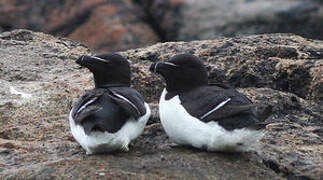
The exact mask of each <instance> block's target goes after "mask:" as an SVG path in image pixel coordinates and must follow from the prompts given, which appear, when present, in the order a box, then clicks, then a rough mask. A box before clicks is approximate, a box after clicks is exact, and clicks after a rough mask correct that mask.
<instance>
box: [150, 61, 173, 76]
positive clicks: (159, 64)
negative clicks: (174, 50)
mask: <svg viewBox="0 0 323 180" xmlns="http://www.w3.org/2000/svg"><path fill="white" fill-rule="evenodd" d="M169 67H178V65H176V64H174V63H171V62H167V61H166V62H161V61H157V62H154V63H153V64H152V65H151V66H150V68H149V71H150V72H153V73H160V70H161V69H163V68H169Z"/></svg>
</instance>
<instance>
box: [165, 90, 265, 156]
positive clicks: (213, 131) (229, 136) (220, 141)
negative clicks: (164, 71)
mask: <svg viewBox="0 0 323 180" xmlns="http://www.w3.org/2000/svg"><path fill="white" fill-rule="evenodd" d="M166 94H167V90H166V89H164V90H163V92H162V95H161V97H160V101H159V115H160V121H161V123H162V126H163V128H164V129H165V131H166V133H167V135H168V136H169V137H170V139H172V140H173V141H175V142H176V143H178V144H182V145H191V146H193V147H196V148H203V149H204V148H205V149H207V150H209V151H244V150H247V149H248V148H249V146H250V145H251V144H253V143H254V142H256V141H257V140H259V139H260V138H261V137H262V132H260V131H255V130H247V129H238V130H234V131H227V130H225V129H224V128H222V127H221V126H219V125H218V123H217V122H210V123H204V122H202V121H200V120H199V119H197V118H195V117H193V116H191V115H190V114H189V113H188V112H187V111H186V110H185V108H184V107H183V106H182V105H181V102H180V99H179V96H174V97H173V98H172V99H169V100H165V96H166ZM241 144H242V145H241Z"/></svg>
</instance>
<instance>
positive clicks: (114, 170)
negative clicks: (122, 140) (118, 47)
mask: <svg viewBox="0 0 323 180" xmlns="http://www.w3.org/2000/svg"><path fill="white" fill-rule="evenodd" d="M321 50H322V41H314V40H307V39H304V38H301V37H299V36H294V35H280V34H272V35H258V36H247V37H241V38H224V39H217V40H213V41H194V42H189V43H187V42H177V43H163V44H161V43H160V44H156V45H153V46H150V47H147V48H142V49H133V50H128V51H124V52H120V54H122V55H123V56H125V57H127V58H128V59H129V61H130V63H131V66H132V72H133V86H134V87H135V88H137V89H138V90H139V91H141V92H142V93H143V94H144V96H145V98H146V99H147V100H148V101H149V102H150V105H151V107H152V109H153V116H152V118H151V120H150V122H149V125H148V126H147V127H146V128H145V132H144V134H143V135H142V136H140V137H139V139H138V140H136V141H135V142H134V143H133V144H132V146H131V147H130V152H128V153H115V154H111V155H93V156H87V155H85V153H84V151H83V150H82V149H81V148H80V146H79V145H78V144H77V143H76V142H75V140H74V139H73V137H72V135H71V134H70V131H69V125H68V118H67V116H68V112H69V110H70V108H71V106H72V104H73V103H75V102H76V100H77V98H78V97H79V96H81V95H82V94H83V93H84V92H85V91H86V90H88V89H91V88H92V87H93V78H92V76H91V74H90V72H89V71H87V70H86V69H80V68H79V66H78V65H77V64H76V63H74V61H75V60H76V59H77V57H79V56H80V55H83V54H92V52H91V51H90V50H89V49H88V48H87V47H85V46H84V45H83V44H81V43H78V42H75V41H72V40H69V39H66V38H55V37H53V36H51V35H46V34H43V33H35V32H32V31H28V30H16V31H12V32H6V33H2V34H0V59H1V61H0V77H1V78H0V123H1V127H2V128H1V130H0V159H1V162H2V164H1V166H0V179H5V178H7V179H10V178H11V179H45V178H48V179H53V178H62V179H81V178H84V177H88V178H89V179H97V178H102V177H106V178H113V179H125V178H128V179H129V178H136V179H138V178H147V179H152V178H154V179H160V178H164V179H166V178H167V179H169V178H172V179H320V178H321V177H322V176H323V174H322V168H321V167H322V163H323V159H322V157H323V156H322V149H323V145H322V144H323V143H322V142H323V136H322V132H323V128H322V118H323V115H322V108H321V104H322V99H321V98H320V97H321V96H320V95H321V91H320V90H319V89H316V88H318V87H320V86H322V82H321V81H320V79H315V78H319V76H314V75H317V74H315V73H313V72H317V73H319V72H322V69H321V68H322V66H320V64H322V60H323V58H322V56H321V54H320V53H321ZM181 52H190V53H193V54H195V55H197V56H199V57H200V58H201V59H203V60H204V61H205V64H206V65H207V66H208V70H209V73H210V75H211V77H210V80H213V81H216V80H223V81H225V82H230V83H232V84H234V85H235V86H236V87H239V88H238V90H239V91H240V92H242V93H243V94H245V95H246V96H248V97H249V98H250V99H251V100H252V101H253V102H254V103H256V104H268V105H272V106H273V116H272V118H271V121H272V123H271V124H269V125H268V126H267V129H266V135H265V137H264V138H263V140H262V141H261V142H260V143H259V144H257V145H256V146H255V147H253V148H252V151H251V152H247V153H236V154H226V153H215V152H213V153H211V152H205V151H200V150H197V149H192V148H188V147H171V146H170V144H171V141H170V140H169V139H168V138H167V136H166V134H165V133H164V131H163V129H162V127H161V125H160V123H159V122H158V114H157V99H158V96H159V95H160V91H161V89H162V87H163V85H161V84H160V83H162V81H161V79H160V77H158V76H155V75H151V74H150V73H149V72H148V67H149V66H150V64H151V63H152V62H153V61H156V60H166V59H167V58H169V57H170V56H172V55H174V54H177V53H181ZM295 53H297V55H295ZM271 61H275V62H276V63H272V62H271ZM286 63H287V64H286ZM289 63H290V64H289ZM298 63H300V64H302V63H304V65H306V66H305V67H303V66H301V65H300V64H298ZM277 64H278V65H277ZM244 65H245V66H247V67H244V68H241V67H242V66H244ZM295 67H297V68H303V69H301V70H300V71H303V70H306V69H307V71H309V72H310V76H309V77H306V79H304V80H302V83H304V84H306V85H307V84H308V89H310V90H307V88H304V89H302V90H298V91H295V87H298V84H297V83H290V84H289V86H290V89H288V88H287V89H284V88H282V85H281V84H279V83H275V81H274V80H271V78H272V77H270V75H271V74H279V73H281V72H282V71H284V72H286V73H287V74H288V73H296V72H294V69H295ZM251 69H252V71H251ZM244 71H245V72H244ZM239 73H240V74H247V73H249V74H252V75H253V76H254V77H255V79H260V80H261V79H262V80H271V81H269V83H261V82H262V81H260V80H259V81H256V82H254V81H252V80H249V79H248V76H244V77H240V80H239V81H238V80H237V78H232V77H239V75H238V74H239ZM269 73H270V74H269ZM235 74H236V75H235ZM287 77H288V78H289V79H288V81H286V82H292V79H293V78H296V74H294V75H293V76H287ZM240 81H241V83H238V82H240ZM298 81H299V80H298ZM305 81H306V82H305ZM283 85H284V84H283ZM314 85H315V86H314ZM314 92H315V93H314ZM309 94H311V96H309ZM303 95H304V98H302V96H303Z"/></svg>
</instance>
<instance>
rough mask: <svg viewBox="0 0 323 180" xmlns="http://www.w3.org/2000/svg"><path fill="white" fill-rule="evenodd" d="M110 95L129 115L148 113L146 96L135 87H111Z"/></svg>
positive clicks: (139, 115)
mask: <svg viewBox="0 0 323 180" xmlns="http://www.w3.org/2000/svg"><path fill="white" fill-rule="evenodd" d="M109 91H110V97H111V98H112V99H113V100H115V102H116V103H117V104H118V105H119V106H121V107H122V108H123V109H124V110H125V111H126V113H127V114H128V115H129V116H132V117H135V118H136V119H138V118H139V117H141V116H143V115H145V114H146V107H145V101H144V98H143V97H142V96H141V94H140V93H139V92H138V91H136V90H135V89H133V88H129V87H111V88H109Z"/></svg>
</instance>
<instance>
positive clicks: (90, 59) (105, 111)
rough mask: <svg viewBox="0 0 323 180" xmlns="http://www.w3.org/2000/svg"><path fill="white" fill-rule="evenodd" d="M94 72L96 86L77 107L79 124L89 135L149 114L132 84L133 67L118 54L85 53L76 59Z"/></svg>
mask: <svg viewBox="0 0 323 180" xmlns="http://www.w3.org/2000/svg"><path fill="white" fill-rule="evenodd" d="M76 62H77V63H78V64H80V65H81V66H83V67H86V68H88V69H89V70H90V71H91V72H92V73H93V75H94V81H95V88H94V89H93V90H90V91H88V92H87V93H86V94H84V95H83V96H82V97H81V98H80V99H79V101H78V102H77V103H76V105H75V106H74V107H73V111H72V117H73V119H74V121H75V124H77V125H82V126H83V128H84V131H85V133H86V134H90V133H91V132H92V131H101V132H105V131H107V132H109V133H115V132H117V131H118V130H119V129H120V128H122V126H123V125H124V124H125V123H126V121H127V120H128V119H129V118H130V117H133V118H134V119H136V120H137V119H138V118H139V117H141V116H143V115H144V114H145V113H146V108H145V105H144V103H145V102H144V99H143V97H142V96H141V94H140V93H138V92H137V91H136V90H135V89H133V88H131V87H130V76H131V75H130V67H129V63H128V62H127V60H126V59H124V58H123V57H122V56H120V55H118V54H102V55H98V56H81V57H80V58H79V59H77V61H76Z"/></svg>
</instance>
